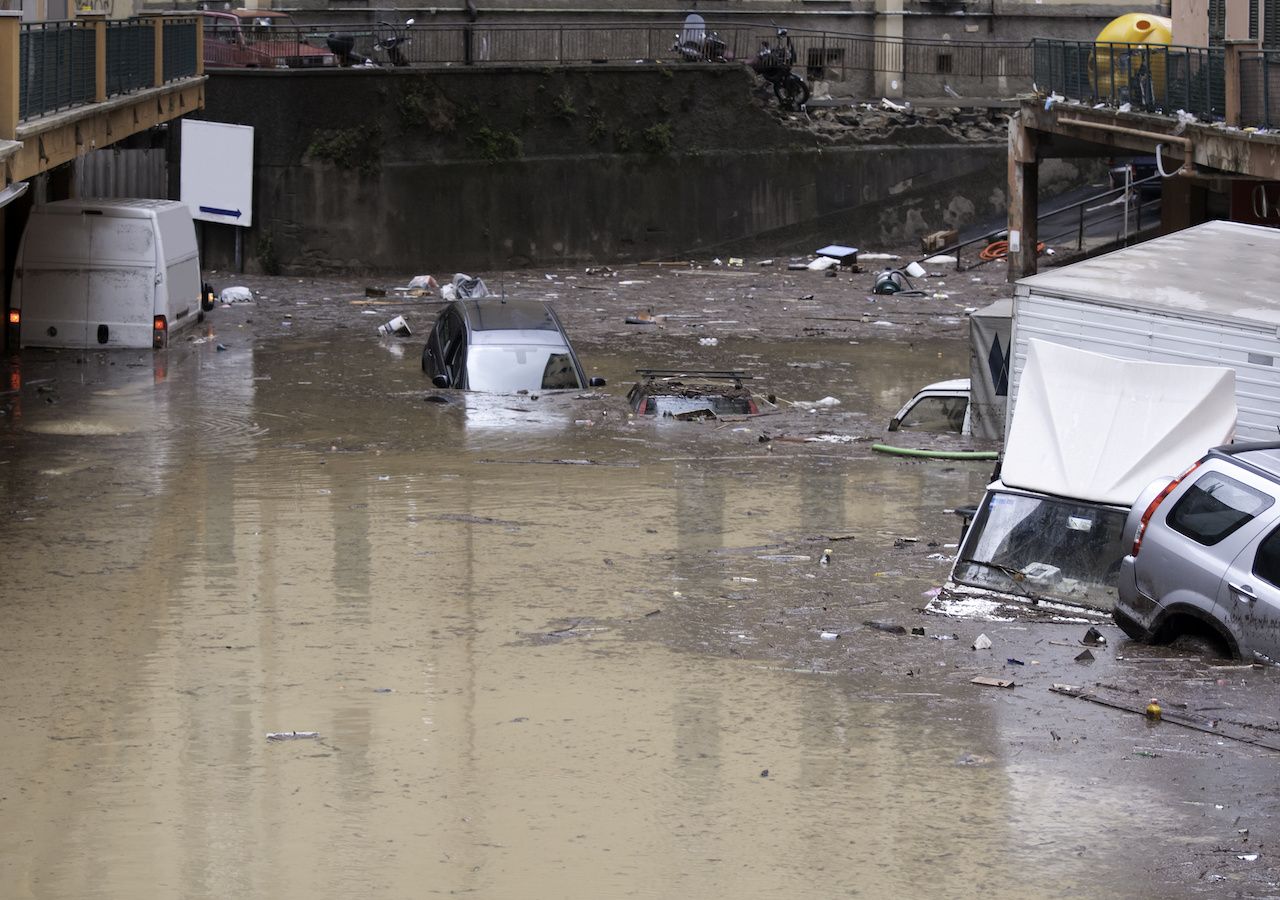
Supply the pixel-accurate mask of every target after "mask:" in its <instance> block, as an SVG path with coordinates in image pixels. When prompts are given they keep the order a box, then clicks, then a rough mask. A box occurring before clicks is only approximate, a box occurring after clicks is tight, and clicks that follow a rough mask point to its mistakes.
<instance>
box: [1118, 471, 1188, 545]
mask: <svg viewBox="0 0 1280 900" xmlns="http://www.w3.org/2000/svg"><path fill="white" fill-rule="evenodd" d="M1202 462H1204V459H1203V458H1201V459H1198V460H1196V461H1195V462H1194V463H1193V464H1192V466H1191V468H1189V469H1187V471H1185V472H1183V473H1182V474H1181V475H1179V476H1178V477H1177V478H1175V479H1173V481H1170V482H1169V483H1168V484H1167V485H1165V487H1164V490H1162V491H1161V492H1160V493H1158V494H1156V496H1155V499H1154V500H1152V501H1151V502H1150V503H1149V504H1148V505H1147V509H1146V511H1145V512H1143V514H1142V518H1141V519H1139V520H1138V530H1137V531H1135V532H1134V533H1133V549H1132V550H1131V551H1129V555H1130V556H1137V555H1138V551H1139V550H1141V549H1142V538H1143V535H1145V534H1146V533H1147V525H1148V524H1149V523H1150V522H1151V517H1152V516H1153V515H1155V513H1156V507H1158V506H1159V505H1160V504H1161V503H1163V502H1164V501H1165V498H1166V497H1168V496H1169V495H1170V494H1172V493H1173V492H1174V491H1175V490H1177V488H1178V485H1180V484H1182V482H1183V481H1185V480H1186V478H1187V476H1188V475H1190V474H1191V473H1192V472H1194V471H1195V470H1196V469H1198V468H1200V464H1201V463H1202Z"/></svg>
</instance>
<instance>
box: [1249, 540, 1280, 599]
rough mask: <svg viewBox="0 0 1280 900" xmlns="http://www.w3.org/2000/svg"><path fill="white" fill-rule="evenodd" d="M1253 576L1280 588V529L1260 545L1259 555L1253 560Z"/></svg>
mask: <svg viewBox="0 0 1280 900" xmlns="http://www.w3.org/2000/svg"><path fill="white" fill-rule="evenodd" d="M1253 574H1254V575H1257V576H1258V577H1259V578H1261V579H1262V580H1264V581H1269V582H1271V583H1272V584H1274V585H1276V586H1277V587H1280V528H1277V529H1276V530H1275V531H1273V532H1271V533H1270V534H1269V535H1267V537H1266V539H1265V540H1264V541H1263V542H1262V543H1261V544H1259V545H1258V555H1257V556H1256V557H1254V559H1253Z"/></svg>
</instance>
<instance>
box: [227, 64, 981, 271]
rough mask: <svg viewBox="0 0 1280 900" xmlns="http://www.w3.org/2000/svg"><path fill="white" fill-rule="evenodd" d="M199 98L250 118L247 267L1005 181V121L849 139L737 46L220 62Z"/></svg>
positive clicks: (595, 233)
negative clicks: (417, 66) (324, 66)
mask: <svg viewBox="0 0 1280 900" xmlns="http://www.w3.org/2000/svg"><path fill="white" fill-rule="evenodd" d="M206 98H207V106H206V109H205V112H204V116H205V117H206V118H208V119H210V120H213V121H223V122H232V123H237V124H245V125H252V126H254V127H255V128H256V129H257V131H256V146H255V174H254V227H253V228H252V229H249V230H248V232H247V234H246V235H245V242H244V247H245V254H246V267H247V268H249V269H259V270H279V271H282V272H296V273H301V272H317V271H388V272H415V271H436V270H444V269H450V270H452V269H458V270H465V269H468V268H471V269H476V270H486V269H492V268H500V267H506V266H521V265H539V266H543V265H545V266H554V265H565V264H576V263H580V262H584V261H590V260H641V259H656V258H662V257H671V256H677V255H687V254H698V253H708V254H710V253H715V252H721V251H722V249H723V248H732V247H734V246H745V245H747V244H749V243H751V242H760V241H763V242H765V243H767V244H768V245H769V246H770V247H771V248H772V251H773V252H779V253H781V252H784V251H785V250H787V249H790V248H792V247H795V248H796V249H811V248H812V246H816V245H815V244H814V243H813V242H814V241H815V240H817V241H821V242H822V243H827V242H829V241H835V240H838V241H841V242H854V243H861V244H862V245H863V246H867V247H869V246H871V245H883V244H887V243H895V242H901V241H906V240H911V239H914V238H915V237H917V236H918V235H919V234H921V233H924V232H927V231H931V230H935V229H939V228H942V227H946V226H959V227H963V226H965V225H966V224H969V223H971V222H973V221H975V220H976V219H981V218H986V217H989V216H992V215H999V214H1000V213H1001V212H1002V211H1003V209H1004V203H1005V179H1006V167H1005V154H1006V148H1005V140H1004V137H1003V135H1002V133H1001V131H1000V130H998V129H992V128H989V129H988V130H987V132H986V133H983V132H981V131H974V130H973V129H972V128H970V129H968V130H967V131H966V132H965V133H959V134H958V133H956V132H954V131H950V130H948V129H947V128H945V127H941V126H939V125H938V124H936V123H935V124H914V125H913V124H910V123H900V124H899V125H898V126H895V127H891V128H887V129H886V128H883V127H882V128H877V129H870V130H868V129H859V128H857V127H856V123H855V127H850V128H849V130H848V137H847V139H841V138H840V137H839V135H836V136H834V137H833V136H832V135H831V134H830V133H817V132H815V130H814V129H813V127H811V125H810V123H809V122H808V120H807V118H806V117H805V116H803V115H799V114H796V115H791V116H787V115H784V114H781V113H780V112H779V111H778V110H777V105H776V103H775V102H774V101H773V100H772V99H771V98H769V99H765V98H763V97H762V96H761V92H760V90H759V86H758V85H756V83H755V80H754V79H753V78H752V77H751V76H750V74H749V73H748V72H747V71H746V70H745V69H744V68H742V67H740V66H681V67H664V66H653V65H645V66H624V65H602V66H585V67H581V68H577V69H529V68H523V69H500V68H482V69H466V70H462V69H440V70H432V71H423V70H394V69H370V70H338V71H332V72H297V71H262V72H256V71H243V72H220V73H212V74H211V77H210V80H209V84H208V89H207V92H206ZM843 115H844V116H845V118H848V117H850V116H852V117H854V118H855V119H856V118H857V113H854V112H846V113H844V114H843ZM231 234H232V231H231V229H230V228H229V227H226V226H213V225H207V226H205V227H204V235H203V241H204V252H205V264H206V265H207V266H209V267H214V268H218V267H222V268H225V267H228V266H229V265H230V264H231V259H232V240H231Z"/></svg>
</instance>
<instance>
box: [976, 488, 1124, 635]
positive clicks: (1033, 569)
mask: <svg viewBox="0 0 1280 900" xmlns="http://www.w3.org/2000/svg"><path fill="white" fill-rule="evenodd" d="M1125 515H1126V512H1125V511H1124V510H1119V509H1113V508H1111V507H1107V506H1099V505H1095V504H1091V503H1080V502H1074V501H1070V500H1057V499H1051V498H1048V497H1031V496H1026V495H1024V494H1013V493H1006V492H1003V491H991V492H989V493H988V494H987V496H986V499H985V501H984V503H983V505H982V507H981V508H980V509H979V510H978V515H977V517H976V518H975V519H974V522H973V525H972V526H971V527H970V529H969V533H968V534H967V535H966V536H965V540H964V544H963V545H962V547H961V549H960V557H959V560H958V561H957V562H956V567H955V572H954V574H953V577H954V579H955V580H956V581H959V582H962V583H964V584H968V585H972V586H974V587H982V588H988V589H990V590H995V591H1000V592H1002V593H1006V594H1013V595H1020V596H1024V597H1036V598H1044V599H1052V600H1062V601H1066V602H1068V603H1074V604H1077V605H1080V606H1088V607H1091V608H1094V609H1103V610H1110V609H1111V608H1112V607H1114V606H1115V599H1116V578H1117V576H1118V574H1119V570H1120V559H1121V557H1122V556H1123V555H1124V551H1123V549H1122V547H1121V541H1120V534H1121V531H1122V530H1123V529H1124V521H1125Z"/></svg>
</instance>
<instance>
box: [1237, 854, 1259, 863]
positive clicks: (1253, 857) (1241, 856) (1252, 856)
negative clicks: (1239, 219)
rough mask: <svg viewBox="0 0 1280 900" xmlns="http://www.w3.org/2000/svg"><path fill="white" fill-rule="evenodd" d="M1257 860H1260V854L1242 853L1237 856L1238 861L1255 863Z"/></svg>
mask: <svg viewBox="0 0 1280 900" xmlns="http://www.w3.org/2000/svg"><path fill="white" fill-rule="evenodd" d="M1257 858H1258V854H1256V853H1241V854H1239V855H1238V856H1236V859H1240V860H1244V861H1245V862H1253V861H1254V860H1256V859H1257Z"/></svg>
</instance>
